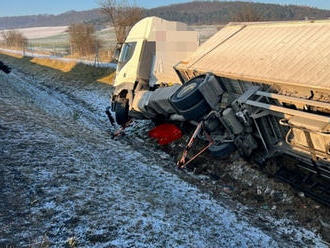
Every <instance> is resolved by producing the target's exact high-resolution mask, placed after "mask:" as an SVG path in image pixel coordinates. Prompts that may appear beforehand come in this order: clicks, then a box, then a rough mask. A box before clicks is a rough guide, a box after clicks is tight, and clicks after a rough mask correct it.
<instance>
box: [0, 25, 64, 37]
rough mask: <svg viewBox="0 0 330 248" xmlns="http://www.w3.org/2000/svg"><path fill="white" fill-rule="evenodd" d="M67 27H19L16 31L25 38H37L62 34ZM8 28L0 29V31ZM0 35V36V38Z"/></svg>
mask: <svg viewBox="0 0 330 248" xmlns="http://www.w3.org/2000/svg"><path fill="white" fill-rule="evenodd" d="M67 29H68V26H59V27H35V28H19V29H15V30H16V31H19V32H21V33H22V34H23V35H24V36H25V37H26V38H27V39H39V38H46V37H51V36H57V35H59V34H63V33H65V32H66V30H67ZM3 31H8V30H6V29H5V30H0V32H3ZM1 39H2V36H0V40H1Z"/></svg>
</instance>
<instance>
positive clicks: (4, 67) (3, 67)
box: [0, 61, 11, 74]
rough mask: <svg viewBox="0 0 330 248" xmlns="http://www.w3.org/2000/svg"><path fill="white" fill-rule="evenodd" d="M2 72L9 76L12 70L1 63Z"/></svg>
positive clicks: (0, 69)
mask: <svg viewBox="0 0 330 248" xmlns="http://www.w3.org/2000/svg"><path fill="white" fill-rule="evenodd" d="M0 71H3V72H4V73H7V74H9V73H10V72H11V68H10V67H9V66H7V65H5V64H4V63H2V62H1V61H0Z"/></svg>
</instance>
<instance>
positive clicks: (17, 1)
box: [0, 0, 330, 16]
mask: <svg viewBox="0 0 330 248" xmlns="http://www.w3.org/2000/svg"><path fill="white" fill-rule="evenodd" d="M241 1H244V0H241ZM98 2H99V0H0V16H19V15H35V14H60V13H63V12H65V11H69V10H88V9H93V8H97V7H99V5H98ZM183 2H189V1H186V0H158V1H154V0H136V3H137V5H139V6H142V7H145V8H153V7H157V6H162V5H168V4H174V3H183ZM246 2H251V1H246ZM253 2H261V3H275V4H295V5H306V6H311V7H317V8H322V9H329V10H330V0H277V1H276V0H254V1H253Z"/></svg>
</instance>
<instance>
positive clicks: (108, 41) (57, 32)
mask: <svg viewBox="0 0 330 248" xmlns="http://www.w3.org/2000/svg"><path fill="white" fill-rule="evenodd" d="M190 27H191V29H193V30H196V31H198V32H199V37H200V43H203V42H204V41H205V40H207V39H208V38H209V37H210V36H212V35H213V34H214V33H216V32H217V30H218V28H219V27H218V26H217V25H192V26H190ZM66 30H67V26H62V27H38V28H24V29H18V31H21V32H22V33H23V34H24V35H25V36H26V37H27V38H28V50H30V51H32V52H39V53H40V52H45V53H49V54H57V55H62V56H66V55H68V54H69V53H70V45H69V34H68V33H67V32H66ZM96 36H97V38H98V39H99V40H100V41H101V53H103V56H104V57H107V56H106V55H104V53H108V51H111V50H112V49H113V48H114V47H115V45H116V37H115V34H114V31H113V28H112V27H110V28H105V29H102V30H98V31H96ZM102 51H103V52H102ZM92 57H93V56H92ZM107 60H108V59H107Z"/></svg>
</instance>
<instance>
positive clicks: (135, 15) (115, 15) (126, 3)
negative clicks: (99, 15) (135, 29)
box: [100, 0, 143, 44]
mask: <svg viewBox="0 0 330 248" xmlns="http://www.w3.org/2000/svg"><path fill="white" fill-rule="evenodd" d="M100 6H101V10H102V12H103V14H105V15H106V17H107V18H108V20H109V22H110V24H111V25H112V26H113V27H114V29H115V34H116V39H117V43H118V44H122V43H124V41H125V39H126V37H127V35H128V32H129V31H130V29H131V28H132V26H133V25H134V24H135V23H137V22H138V21H139V20H140V19H141V18H142V17H143V10H142V9H141V8H139V7H137V6H136V4H135V3H134V2H132V1H130V0H122V1H120V0H100Z"/></svg>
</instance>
